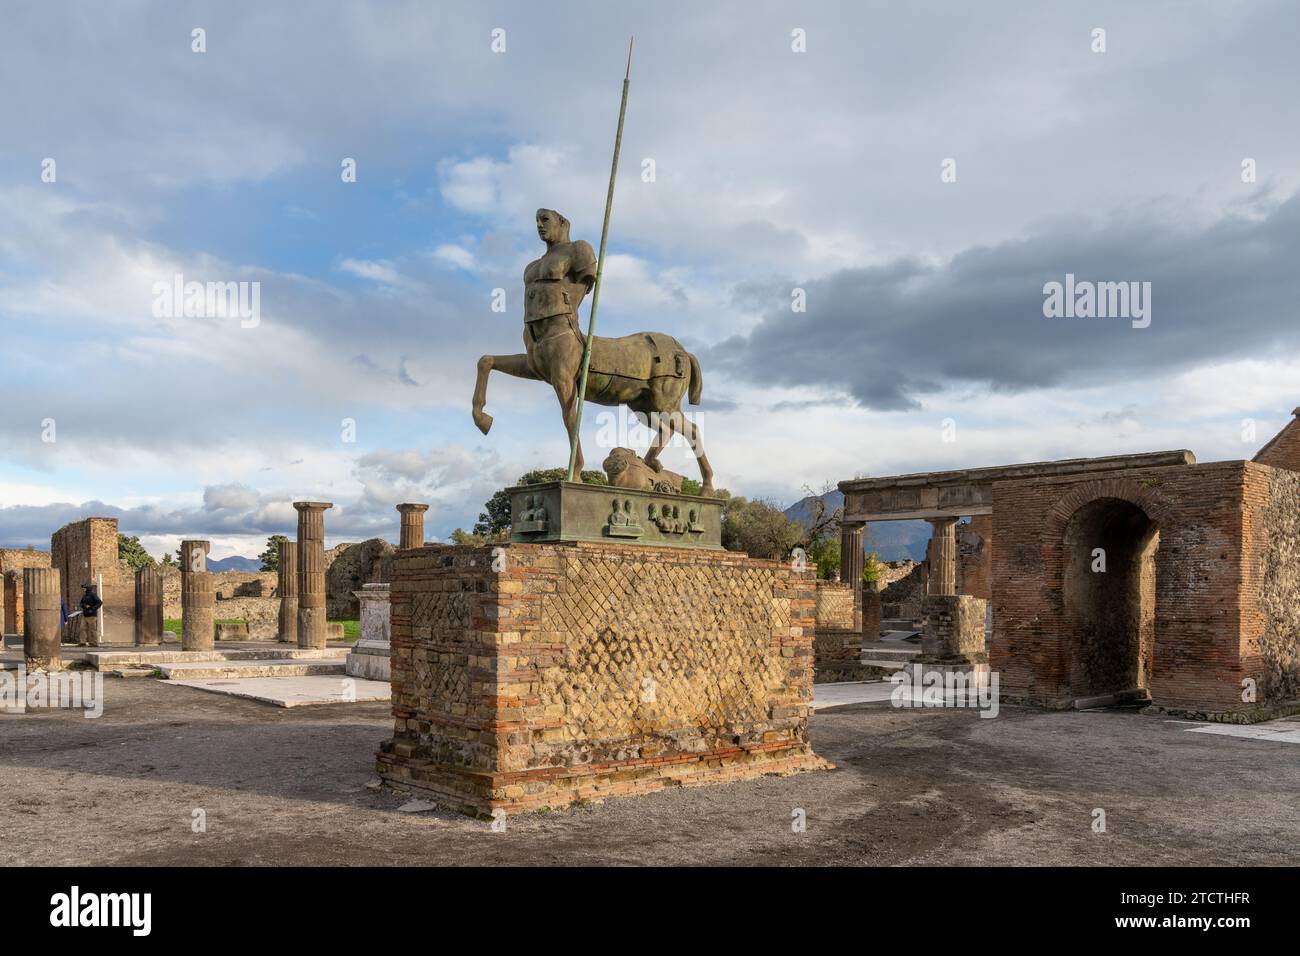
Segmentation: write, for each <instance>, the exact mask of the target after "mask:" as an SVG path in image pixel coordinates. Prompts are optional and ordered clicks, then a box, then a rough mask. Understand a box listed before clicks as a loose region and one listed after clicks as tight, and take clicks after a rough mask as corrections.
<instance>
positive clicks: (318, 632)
mask: <svg viewBox="0 0 1300 956" xmlns="http://www.w3.org/2000/svg"><path fill="white" fill-rule="evenodd" d="M293 506H294V508H296V509H297V511H298V646H299V647H316V648H323V647H324V646H325V641H326V631H327V628H326V617H325V615H326V605H325V511H326V509H328V508H333V507H334V504H333V502H330V501H295V502H294V503H293Z"/></svg>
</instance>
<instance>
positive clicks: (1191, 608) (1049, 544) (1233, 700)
mask: <svg viewBox="0 0 1300 956" xmlns="http://www.w3.org/2000/svg"><path fill="white" fill-rule="evenodd" d="M1246 471H1247V463H1246V462H1239V461H1238V462H1216V463H1213V464H1205V465H1178V466H1170V467H1158V468H1144V469H1133V470H1129V471H1123V472H1111V473H1099V474H1090V475H1086V476H1063V477H1050V478H1032V479H1025V480H1020V481H1006V482H997V483H995V484H994V486H993V536H994V540H995V541H996V542H997V547H996V548H995V549H994V551H993V595H994V597H993V605H994V606H993V628H994V636H993V642H992V648H991V657H992V660H991V664H992V667H993V669H994V670H997V671H999V672H1000V674H1001V687H1002V692H1003V693H1004V694H1006V695H1008V696H1024V697H1029V698H1031V699H1034V700H1037V701H1040V702H1045V703H1052V702H1064V701H1065V700H1067V699H1069V698H1071V697H1072V696H1081V695H1080V694H1078V693H1077V690H1076V688H1073V687H1072V686H1071V680H1070V673H1071V667H1072V652H1073V649H1074V648H1073V644H1072V642H1073V641H1076V640H1077V635H1073V634H1071V633H1070V629H1069V627H1068V626H1067V624H1066V622H1065V620H1064V618H1065V607H1064V598H1063V592H1064V590H1065V581H1064V576H1065V567H1066V564H1067V557H1068V555H1067V553H1066V545H1065V537H1066V529H1067V525H1068V524H1069V521H1070V518H1071V516H1073V515H1074V514H1075V513H1076V512H1078V511H1079V510H1080V509H1081V508H1083V507H1085V506H1086V505H1087V504H1088V503H1089V502H1092V501H1096V500H1098V499H1102V498H1116V499H1120V500H1123V501H1129V502H1132V503H1134V504H1136V505H1138V506H1139V507H1140V508H1141V509H1142V511H1143V512H1145V514H1146V515H1147V516H1148V517H1149V518H1150V519H1151V520H1152V521H1153V522H1154V523H1155V524H1156V526H1157V529H1158V532H1159V545H1158V550H1157V551H1156V554H1155V575H1156V580H1155V609H1154V613H1155V621H1154V628H1153V632H1154V650H1153V660H1152V665H1151V675H1150V691H1151V695H1152V698H1153V701H1154V703H1156V704H1159V705H1164V706H1169V707H1171V708H1176V709H1177V708H1182V709H1190V710H1204V711H1207V712H1225V711H1234V710H1242V709H1243V707H1244V705H1243V704H1242V702H1241V700H1240V697H1239V694H1240V682H1241V679H1242V678H1243V677H1246V676H1250V675H1249V674H1248V673H1247V670H1248V668H1247V665H1246V662H1245V661H1244V660H1243V658H1242V654H1241V609H1242V589H1243V568H1242V548H1243V516H1242V507H1243V493H1244V484H1245V475H1246Z"/></svg>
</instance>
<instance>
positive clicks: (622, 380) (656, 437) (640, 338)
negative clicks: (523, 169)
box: [473, 209, 713, 496]
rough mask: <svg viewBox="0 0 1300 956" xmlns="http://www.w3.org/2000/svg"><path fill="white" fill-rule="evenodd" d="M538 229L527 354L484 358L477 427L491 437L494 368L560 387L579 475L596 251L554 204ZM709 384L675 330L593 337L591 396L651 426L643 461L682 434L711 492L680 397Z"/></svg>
mask: <svg viewBox="0 0 1300 956" xmlns="http://www.w3.org/2000/svg"><path fill="white" fill-rule="evenodd" d="M537 234H538V236H539V237H540V238H541V239H542V241H544V242H545V243H546V253H545V254H544V255H543V256H542V257H541V258H540V259H537V260H535V261H533V262H530V263H529V264H528V266H527V267H526V268H525V269H524V349H525V351H524V353H523V354H517V355H484V356H483V357H482V358H480V359H479V360H478V379H477V381H476V382H475V385H474V403H473V415H474V424H476V425H477V426H478V427H479V429H480V430H481V431H482V432H483V433H484V434H487V431H488V429H489V428H491V427H492V416H491V415H488V414H487V413H485V412H484V411H483V406H484V404H485V403H486V402H487V382H488V376H489V375H490V374H491V372H492V370H493V369H496V370H497V371H500V372H505V373H506V374H507V375H513V376H515V377H517V378H531V379H537V380H539V381H543V382H548V383H549V384H550V385H551V387H552V388H554V389H555V395H556V398H558V399H559V402H560V410H561V412H562V413H563V415H564V426H565V428H566V429H567V430H568V432H569V441H570V442H571V443H576V444H577V459H576V465H575V468H574V471H575V473H581V471H582V463H583V459H582V444H581V442H580V441H579V440H578V436H577V434H576V431H577V426H578V421H577V419H578V379H579V376H580V375H581V372H582V354H583V350H584V348H585V344H586V343H585V338H584V336H583V334H582V330H581V329H580V328H579V327H578V307H579V306H580V305H581V304H582V300H583V299H584V298H585V297H586V295H587V293H588V292H589V291H591V287H592V285H593V284H594V283H595V281H596V254H595V253H594V252H593V251H592V248H591V244H590V243H587V242H583V241H582V240H578V241H577V242H572V241H570V240H569V221H568V220H567V219H565V218H564V217H563V216H561V215H560V214H559V213H557V212H555V211H554V210H552V209H539V210H538V211H537ZM703 386H704V381H703V378H702V376H701V375H700V363H699V362H698V361H697V360H696V358H695V356H694V355H692V354H691V353H690V352H688V351H686V349H684V348H682V345H681V343H680V342H678V341H677V340H676V339H675V338H673V337H672V336H671V335H665V334H664V333H662V332H638V333H636V334H634V335H624V336H621V337H619V338H604V337H602V336H599V335H598V336H596V337H595V338H594V339H593V341H592V344H591V364H590V366H589V368H588V370H587V394H586V401H589V402H594V403H595V404H597V405H608V406H615V407H616V406H619V405H626V406H627V407H628V408H630V409H631V410H632V411H634V412H636V413H638V414H639V415H641V416H644V417H645V418H646V419H647V420H648V421H650V422H651V423H654V424H657V426H658V427H657V428H654V429H653V432H652V433H653V437H652V439H651V442H650V448H649V450H648V451H647V452H646V453H645V456H644V458H643V460H644V462H645V463H646V464H647V465H649V466H650V467H651V468H652V469H654V470H655V471H659V470H661V467H662V466H661V465H660V464H659V454H660V452H661V451H662V450H663V448H664V446H666V445H667V444H668V442H669V441H671V440H672V436H673V433H674V432H678V431H680V432H681V434H682V436H683V437H684V438H685V439H686V440H687V441H688V442H689V443H690V445H691V448H692V449H693V450H694V452H695V456H696V459H697V460H698V461H699V465H700V481H701V483H702V485H703V490H702V493H703V494H704V495H706V496H707V495H711V494H712V493H713V469H712V468H711V467H710V466H709V461H708V458H706V457H705V455H704V449H703V447H702V446H701V444H700V435H699V426H698V425H696V424H695V423H694V422H692V421H690V420H689V419H687V418H686V417H685V416H684V415H683V414H682V409H681V404H682V398H683V397H685V398H687V399H688V400H689V401H690V403H691V404H692V405H698V404H699V403H700V395H701V392H702V390H703Z"/></svg>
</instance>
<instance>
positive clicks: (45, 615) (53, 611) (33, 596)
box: [23, 568, 63, 671]
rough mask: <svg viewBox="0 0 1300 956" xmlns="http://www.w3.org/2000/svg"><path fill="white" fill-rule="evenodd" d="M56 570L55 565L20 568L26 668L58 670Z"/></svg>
mask: <svg viewBox="0 0 1300 956" xmlns="http://www.w3.org/2000/svg"><path fill="white" fill-rule="evenodd" d="M62 591H63V589H62V587H61V586H60V582H59V572H58V570H57V569H55V568H23V602H24V603H23V659H24V660H25V662H26V664H27V669H28V670H51V671H56V670H60V669H61V668H62V667H63V658H62V655H61V654H60V652H59V626H60V624H61V623H62V621H61V619H60V614H59V598H60V597H61V596H62Z"/></svg>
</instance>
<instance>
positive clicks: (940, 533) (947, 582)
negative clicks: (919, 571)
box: [925, 518, 958, 595]
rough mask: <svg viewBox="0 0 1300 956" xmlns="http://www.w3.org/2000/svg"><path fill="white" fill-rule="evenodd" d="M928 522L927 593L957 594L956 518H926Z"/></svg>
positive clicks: (926, 551) (926, 552) (926, 553)
mask: <svg viewBox="0 0 1300 956" xmlns="http://www.w3.org/2000/svg"><path fill="white" fill-rule="evenodd" d="M925 520H926V521H928V522H930V528H931V529H932V530H931V532H930V544H929V545H928V546H927V547H926V550H925V557H926V560H927V561H929V562H930V585H929V590H928V592H927V593H929V594H931V595H944V594H956V593H957V521H958V519H957V518H926V519H925Z"/></svg>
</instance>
